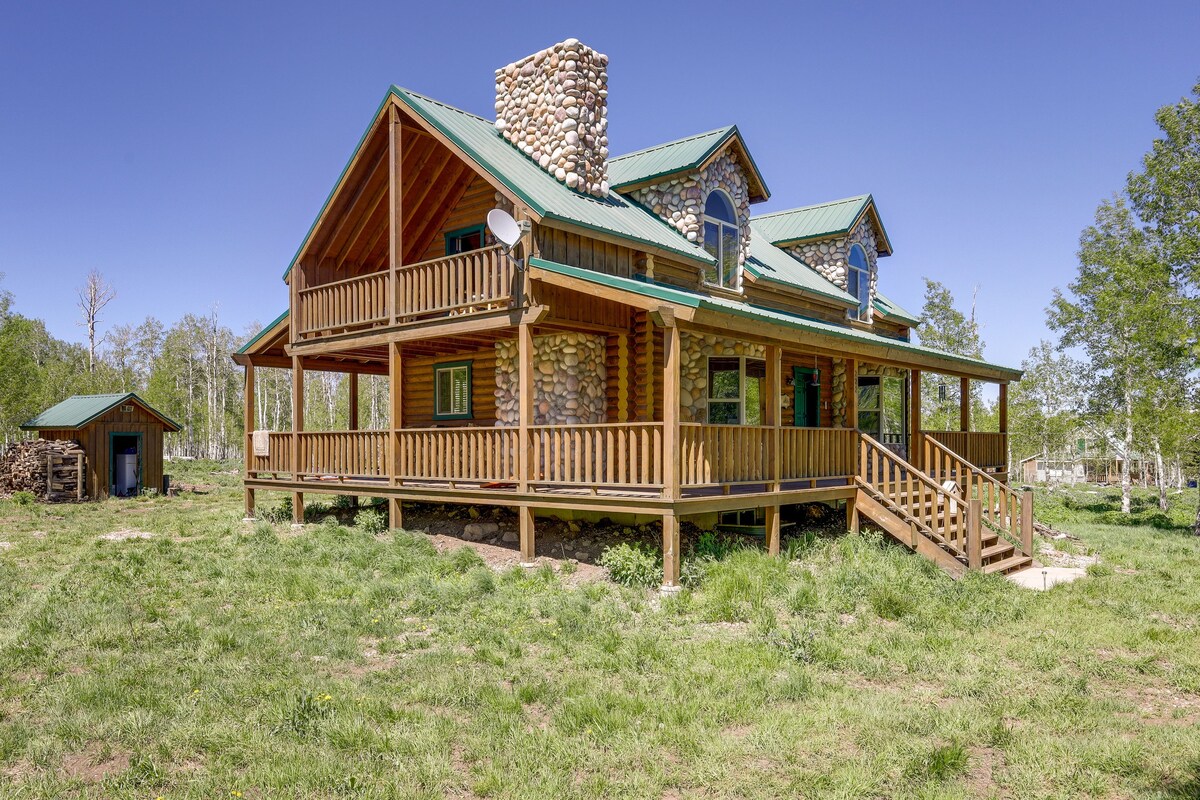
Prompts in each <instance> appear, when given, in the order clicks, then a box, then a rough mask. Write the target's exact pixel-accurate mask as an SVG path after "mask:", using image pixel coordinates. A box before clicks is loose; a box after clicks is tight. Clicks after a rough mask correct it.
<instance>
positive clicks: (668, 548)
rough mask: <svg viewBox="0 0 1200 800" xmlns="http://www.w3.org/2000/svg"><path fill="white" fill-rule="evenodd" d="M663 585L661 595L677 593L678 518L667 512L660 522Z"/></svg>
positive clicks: (673, 513) (671, 512)
mask: <svg viewBox="0 0 1200 800" xmlns="http://www.w3.org/2000/svg"><path fill="white" fill-rule="evenodd" d="M662 537H663V584H662V590H661V591H662V593H663V594H672V593H674V592H677V591H679V588H680V587H679V517H677V516H675V512H673V511H667V512H665V513H664V514H663V520H662Z"/></svg>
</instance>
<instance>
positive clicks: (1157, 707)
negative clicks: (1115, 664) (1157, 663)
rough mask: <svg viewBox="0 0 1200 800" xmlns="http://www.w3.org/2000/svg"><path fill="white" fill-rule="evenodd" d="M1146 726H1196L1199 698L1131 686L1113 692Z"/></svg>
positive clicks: (1164, 688)
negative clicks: (1129, 706)
mask: <svg viewBox="0 0 1200 800" xmlns="http://www.w3.org/2000/svg"><path fill="white" fill-rule="evenodd" d="M1117 691H1118V693H1119V694H1120V696H1121V697H1122V698H1123V699H1125V700H1126V701H1127V702H1128V703H1130V704H1131V705H1133V707H1134V709H1135V710H1134V717H1135V718H1136V719H1137V720H1138V721H1139V722H1141V723H1143V724H1146V725H1179V726H1182V727H1185V728H1187V727H1191V726H1193V725H1200V697H1197V696H1196V695H1194V694H1188V693H1186V692H1181V691H1179V690H1177V689H1173V688H1171V687H1169V686H1147V685H1134V686H1125V687H1122V688H1121V689H1119V690H1117Z"/></svg>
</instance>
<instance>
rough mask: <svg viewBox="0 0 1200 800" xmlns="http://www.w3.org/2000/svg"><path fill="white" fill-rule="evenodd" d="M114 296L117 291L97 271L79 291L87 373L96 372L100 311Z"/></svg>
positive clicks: (89, 275)
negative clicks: (85, 343)
mask: <svg viewBox="0 0 1200 800" xmlns="http://www.w3.org/2000/svg"><path fill="white" fill-rule="evenodd" d="M116 296H117V291H116V290H115V289H113V287H112V285H111V284H109V283H108V282H107V281H105V280H104V276H103V275H101V274H100V271H99V270H92V271H91V272H89V273H88V276H87V283H85V284H84V285H83V288H81V289H80V290H79V311H80V312H81V313H82V314H83V322H80V323H79V324H80V325H82V326H84V327H86V328H87V332H88V372H91V373H95V372H96V323H97V322H99V320H100V311H101V310H102V309H103V308H104V307H105V306H106V305H108V304H109V303H110V302H112V300H113V298H114V297H116ZM101 341H103V337H101Z"/></svg>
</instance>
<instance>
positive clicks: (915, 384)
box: [908, 369, 925, 470]
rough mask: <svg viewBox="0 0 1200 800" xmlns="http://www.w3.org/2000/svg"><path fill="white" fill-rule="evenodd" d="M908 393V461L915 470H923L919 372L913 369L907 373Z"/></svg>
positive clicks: (923, 449)
mask: <svg viewBox="0 0 1200 800" xmlns="http://www.w3.org/2000/svg"><path fill="white" fill-rule="evenodd" d="M908 381H909V386H908V391H909V394H910V395H911V396H910V397H909V401H908V417H909V422H908V428H909V433H908V440H909V443H910V444H909V449H911V450H912V452H911V453H909V454H908V461H909V463H910V464H912V465H913V466H914V467H916V468H917V469H920V470H923V469H925V464H924V461H925V459H924V455H925V440H924V437H923V436H922V435H921V370H919V369H914V370H913V371H912V372H910V373H909V377H908Z"/></svg>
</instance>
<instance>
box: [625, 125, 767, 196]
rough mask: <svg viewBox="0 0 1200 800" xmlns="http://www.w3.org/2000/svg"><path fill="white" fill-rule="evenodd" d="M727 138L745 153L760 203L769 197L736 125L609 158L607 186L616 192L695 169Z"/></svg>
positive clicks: (722, 145)
mask: <svg viewBox="0 0 1200 800" xmlns="http://www.w3.org/2000/svg"><path fill="white" fill-rule="evenodd" d="M731 139H736V140H737V142H738V144H739V145H740V146H741V149H742V152H743V153H745V154H746V161H748V162H749V167H750V169H751V170H752V171H753V173H754V174H753V175H752V176H751V178H753V179H754V180H755V181H757V183H758V186H759V187H761V192H760V193H759V197H761V198H762V199H763V200H765V199H767V198H768V197H770V194H771V193H770V190H768V189H767V182H766V181H765V180H763V176H762V173H761V172H759V170H758V165H757V164H755V163H754V158H753V157H752V156H751V155H750V149H749V148H747V147H746V142H745V140H743V139H742V134H741V133H740V132H739V131H738V129H737V126H736V125H727V126H726V127H724V128H717V129H716V130H712V131H707V132H705V133H697V134H695V135H693V136H685V137H684V138H682V139H676V140H675V141H673V142H666V143H664V144H657V145H655V146H653V147H647V148H645V149H644V150H635V151H634V152H632V153H626V154H625V155H623V156H617V157H616V158H610V159H609V160H608V182H609V185H610V186H612V188H613V189H615V190H617V191H620V190H621V189H623V188H625V187H627V186H632V185H634V184H637V183H645V182H648V181H652V180H654V179H655V178H662V177H666V176H667V175H674V174H676V173H679V172H686V171H689V170H694V169H697V168H698V167H699V166H700V165H701V164H703V163H704V162H705V161H707V160H708V159H709V158H710V157H711V156H712V155H713V154H714V153H716V152H717V151H719V150H720V149H721V148H723V147H724V146H725V145H726V143H728V142H729V141H730V140H731Z"/></svg>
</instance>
